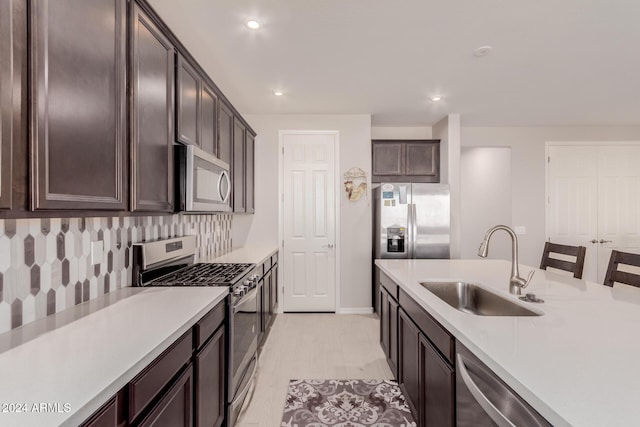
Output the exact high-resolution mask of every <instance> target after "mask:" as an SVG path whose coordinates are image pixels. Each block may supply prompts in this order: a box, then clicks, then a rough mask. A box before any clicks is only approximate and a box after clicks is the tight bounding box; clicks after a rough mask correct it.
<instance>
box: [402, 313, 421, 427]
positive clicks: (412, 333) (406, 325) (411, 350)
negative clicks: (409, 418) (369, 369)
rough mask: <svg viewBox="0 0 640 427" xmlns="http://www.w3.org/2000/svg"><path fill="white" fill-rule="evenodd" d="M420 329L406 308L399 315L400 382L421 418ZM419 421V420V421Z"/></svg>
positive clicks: (414, 410)
mask: <svg viewBox="0 0 640 427" xmlns="http://www.w3.org/2000/svg"><path fill="white" fill-rule="evenodd" d="M420 372H421V371H420V330H419V329H418V327H417V326H416V325H415V324H414V323H413V321H412V320H411V319H410V318H409V316H408V315H407V313H405V312H404V310H402V309H400V310H399V315H398V383H399V384H400V387H401V388H402V389H403V391H404V393H405V396H406V398H407V402H408V403H409V406H410V407H411V410H412V411H413V414H414V415H415V416H416V419H419V412H418V408H420ZM418 423H419V421H418Z"/></svg>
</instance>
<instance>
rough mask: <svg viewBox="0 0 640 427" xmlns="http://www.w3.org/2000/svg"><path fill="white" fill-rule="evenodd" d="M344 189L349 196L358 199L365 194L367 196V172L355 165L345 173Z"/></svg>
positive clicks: (353, 199) (353, 200)
mask: <svg viewBox="0 0 640 427" xmlns="http://www.w3.org/2000/svg"><path fill="white" fill-rule="evenodd" d="M344 190H345V192H346V193H347V198H348V199H349V200H350V201H352V202H355V201H358V200H360V198H361V197H362V195H363V194H364V195H365V197H367V201H368V195H367V173H366V172H365V171H363V170H362V169H360V168H357V167H353V168H351V169H349V170H348V171H346V172H345V173H344Z"/></svg>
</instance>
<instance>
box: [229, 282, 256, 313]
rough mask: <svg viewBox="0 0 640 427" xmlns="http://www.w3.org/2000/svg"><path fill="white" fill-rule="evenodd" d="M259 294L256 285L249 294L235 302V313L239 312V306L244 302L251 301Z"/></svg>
mask: <svg viewBox="0 0 640 427" xmlns="http://www.w3.org/2000/svg"><path fill="white" fill-rule="evenodd" d="M257 294H258V288H257V287H255V288H253V289H251V290H250V291H249V293H248V294H245V295H244V296H243V297H242V298H241V299H240V300H239V301H238V302H236V303H235V304H233V313H234V314H235V313H237V312H238V310H237V309H238V307H240V306H241V305H242V304H244V303H245V302H247V301H249V300H250V299H252V298H254V297H256V296H257Z"/></svg>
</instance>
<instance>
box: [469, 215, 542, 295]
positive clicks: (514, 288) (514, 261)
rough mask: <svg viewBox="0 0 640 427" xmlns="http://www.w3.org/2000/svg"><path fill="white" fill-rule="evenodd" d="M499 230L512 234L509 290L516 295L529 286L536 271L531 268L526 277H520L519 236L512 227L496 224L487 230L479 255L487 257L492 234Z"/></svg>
mask: <svg viewBox="0 0 640 427" xmlns="http://www.w3.org/2000/svg"><path fill="white" fill-rule="evenodd" d="M498 230H504V231H506V232H507V233H509V236H511V279H509V292H510V293H512V294H514V295H522V289H523V288H526V287H527V285H528V284H529V282H530V281H531V278H532V277H533V274H534V273H535V272H536V271H535V270H531V272H530V273H529V276H528V277H527V278H526V279H523V278H522V277H520V271H519V269H518V236H516V233H515V232H514V231H513V230H512V229H511V227H507V226H506V225H496V226H495V227H492V228H490V229H489V231H487V234H485V235H484V239H482V243H480V248H479V249H478V256H480V257H482V258H486V257H487V255H488V254H489V240H490V239H491V235H493V233H495V232H496V231H498Z"/></svg>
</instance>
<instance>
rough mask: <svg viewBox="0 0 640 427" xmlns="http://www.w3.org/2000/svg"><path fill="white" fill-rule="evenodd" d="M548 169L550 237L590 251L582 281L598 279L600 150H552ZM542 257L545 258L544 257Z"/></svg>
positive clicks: (589, 147) (587, 255)
mask: <svg viewBox="0 0 640 427" xmlns="http://www.w3.org/2000/svg"><path fill="white" fill-rule="evenodd" d="M547 153H548V165H547V237H548V238H549V240H550V241H551V242H553V243H560V244H565V245H573V246H585V247H586V248H587V254H586V259H585V263H584V271H583V274H582V278H584V279H586V280H590V281H594V282H595V281H596V280H597V277H598V253H597V247H598V245H597V244H594V243H591V241H592V240H594V239H596V238H597V236H598V186H597V181H598V171H597V169H598V160H597V147H596V146H550V147H549V149H548V152H547ZM540 256H542V254H540Z"/></svg>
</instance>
